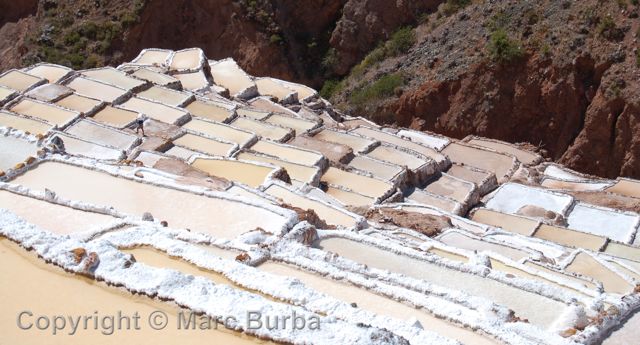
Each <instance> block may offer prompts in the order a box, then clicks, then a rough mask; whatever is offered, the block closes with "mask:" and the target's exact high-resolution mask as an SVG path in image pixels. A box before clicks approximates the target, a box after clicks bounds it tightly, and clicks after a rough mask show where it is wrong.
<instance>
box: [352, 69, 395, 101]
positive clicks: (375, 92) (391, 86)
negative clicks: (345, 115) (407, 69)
mask: <svg viewBox="0 0 640 345" xmlns="http://www.w3.org/2000/svg"><path fill="white" fill-rule="evenodd" d="M402 85H404V78H403V77H402V75H400V74H399V73H394V74H387V75H385V76H383V77H382V78H380V79H378V80H377V81H375V82H374V83H373V84H371V85H369V86H366V87H363V88H360V89H357V90H355V91H354V92H353V93H352V94H351V97H350V98H349V99H350V100H351V102H352V103H353V104H355V105H358V106H362V105H365V104H366V103H368V102H371V101H374V100H378V99H380V98H382V97H389V96H392V95H393V94H394V91H395V89H396V88H397V87H400V86H402Z"/></svg>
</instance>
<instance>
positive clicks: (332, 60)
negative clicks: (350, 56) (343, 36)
mask: <svg viewBox="0 0 640 345" xmlns="http://www.w3.org/2000/svg"><path fill="white" fill-rule="evenodd" d="M336 63H338V53H337V52H336V49H335V48H329V50H327V53H326V54H325V55H324V57H323V58H322V63H321V64H322V67H324V68H325V69H326V70H328V71H332V70H333V66H335V64H336Z"/></svg>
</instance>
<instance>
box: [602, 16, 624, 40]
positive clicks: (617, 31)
mask: <svg viewBox="0 0 640 345" xmlns="http://www.w3.org/2000/svg"><path fill="white" fill-rule="evenodd" d="M596 31H597V32H598V34H599V35H600V36H601V37H604V38H606V39H609V40H616V41H619V40H622V39H623V38H624V30H623V29H621V28H618V27H617V26H616V22H615V21H614V20H613V18H612V17H611V16H610V15H607V16H605V17H604V18H601V19H600V22H599V23H598V26H597V28H596Z"/></svg>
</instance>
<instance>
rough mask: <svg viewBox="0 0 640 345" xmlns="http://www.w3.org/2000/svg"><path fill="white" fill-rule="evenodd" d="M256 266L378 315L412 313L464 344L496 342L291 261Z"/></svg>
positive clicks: (405, 315) (409, 315)
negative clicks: (299, 267) (302, 268)
mask: <svg viewBox="0 0 640 345" xmlns="http://www.w3.org/2000/svg"><path fill="white" fill-rule="evenodd" d="M258 268H259V269H260V270H263V271H265V272H269V273H273V274H277V275H281V276H287V277H294V278H296V279H299V280H300V281H302V282H303V283H304V284H305V285H307V286H309V287H311V288H313V289H315V290H317V291H320V292H322V293H325V294H327V295H329V296H331V297H334V298H337V299H339V300H342V301H344V302H346V303H356V305H357V306H358V308H362V309H365V310H368V311H370V312H373V313H376V314H379V315H386V316H390V317H393V318H396V319H400V320H408V319H410V318H412V317H414V318H416V319H417V320H418V321H420V324H421V325H422V327H423V328H424V329H425V330H429V331H433V332H436V333H438V334H440V335H442V336H445V337H447V338H452V339H456V340H458V341H460V342H462V343H463V344H466V345H471V344H474V345H475V344H478V345H489V344H496V342H495V341H493V340H491V339H488V338H486V337H483V336H482V335H480V334H478V333H474V332H472V331H470V330H466V329H464V328H462V327H458V326H456V325H454V324H451V323H449V322H447V321H445V320H442V319H439V318H437V317H435V316H432V315H430V314H429V313H428V312H425V311H422V310H420V309H416V308H412V307H410V306H408V305H406V304H403V303H400V302H397V301H394V300H392V299H390V298H386V297H384V296H380V295H377V294H374V293H372V292H369V291H367V290H365V289H360V288H358V287H356V286H353V285H348V284H342V283H339V282H337V281H334V280H331V279H329V278H324V277H321V276H319V275H317V274H312V273H310V272H306V271H302V270H300V269H297V268H295V267H294V266H291V265H287V264H281V263H276V262H265V263H263V264H261V265H260V266H258Z"/></svg>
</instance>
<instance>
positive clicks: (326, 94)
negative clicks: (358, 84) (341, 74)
mask: <svg viewBox="0 0 640 345" xmlns="http://www.w3.org/2000/svg"><path fill="white" fill-rule="evenodd" d="M343 88H344V83H343V82H341V81H338V80H335V79H329V80H327V81H325V82H324V84H323V85H322V89H320V96H321V97H322V98H324V99H329V98H331V97H332V96H333V95H335V94H336V93H338V92H340V91H342V89H343Z"/></svg>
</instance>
